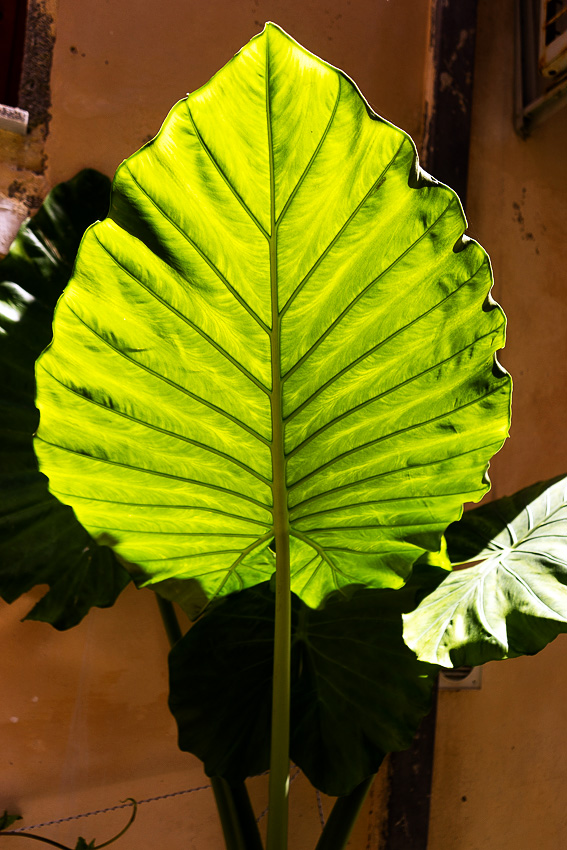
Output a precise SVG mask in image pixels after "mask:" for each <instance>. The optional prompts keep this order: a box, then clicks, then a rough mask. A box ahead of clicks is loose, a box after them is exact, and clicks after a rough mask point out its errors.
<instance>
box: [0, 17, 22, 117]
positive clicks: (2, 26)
mask: <svg viewBox="0 0 567 850" xmlns="http://www.w3.org/2000/svg"><path fill="white" fill-rule="evenodd" d="M26 6H27V4H26V0H0V104H1V106H0V127H2V128H3V129H6V130H13V131H15V132H24V133H25V130H26V126H27V116H26V112H25V111H24V110H21V109H18V108H17V107H18V106H19V104H18V97H19V89H20V79H21V75H22V67H23V59H24V42H25V35H26V12H27V8H26Z"/></svg>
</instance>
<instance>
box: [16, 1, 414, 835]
mask: <svg viewBox="0 0 567 850" xmlns="http://www.w3.org/2000/svg"><path fill="white" fill-rule="evenodd" d="M428 8H429V3H428V1H427V0H396V2H389V0H365V2H362V0H326V1H325V2H323V0H317V2H311V3H309V4H308V5H306V4H305V3H303V2H300V0H286V2H283V1H282V2H267V1H266V2H263V0H247V2H240V0H239V2H234V0H225V2H220V0H209V2H207V3H197V2H194V0H191V2H188V0H170V2H168V3H167V4H163V5H162V6H159V7H158V6H157V5H156V4H155V3H149V2H140V0H121V1H120V3H113V2H111V0H82V2H77V0H59V3H58V9H57V14H56V18H55V29H56V35H57V37H56V43H55V52H54V60H53V72H52V107H51V121H50V132H49V136H48V138H47V141H46V143H45V151H44V152H45V154H46V155H47V179H48V181H49V183H50V184H51V185H54V184H55V183H57V182H59V181H61V180H64V179H67V178H69V177H71V176H73V175H74V174H75V173H76V172H77V171H78V170H79V169H81V168H83V167H86V166H89V167H95V168H98V169H99V170H101V171H103V172H105V173H107V174H109V175H111V174H112V173H113V171H114V170H115V168H116V167H117V165H118V164H119V163H120V161H121V160H122V159H123V158H124V157H126V156H128V155H129V154H130V153H132V152H133V151H134V150H136V149H137V148H138V147H139V146H140V145H141V144H143V143H144V142H145V141H146V140H147V139H149V138H150V137H151V136H153V135H154V134H155V133H156V132H157V130H158V129H159V127H160V125H161V122H162V120H163V119H164V117H165V115H166V113H167V111H168V110H169V108H170V107H171V106H172V105H173V103H175V102H176V101H177V100H178V99H179V98H181V97H183V96H184V95H185V93H186V92H187V91H188V90H192V89H195V88H197V87H199V86H200V85H202V84H203V83H205V82H206V81H207V79H208V78H209V77H210V76H211V75H212V74H213V73H214V72H215V71H216V70H217V69H218V68H219V67H220V66H221V65H223V64H224V63H225V62H226V61H228V60H229V59H230V57H231V56H232V55H233V54H234V53H235V52H236V51H237V50H238V49H239V48H240V47H241V46H242V45H243V44H244V43H245V42H246V41H247V40H248V39H249V38H251V37H252V36H253V35H254V34H255V33H256V32H258V31H259V30H260V29H261V28H262V26H263V24H264V22H265V21H266V20H274V21H276V22H277V23H279V24H280V25H282V26H283V27H284V28H285V29H287V30H288V31H289V32H290V33H291V34H292V35H293V36H294V37H296V38H297V39H298V40H299V41H300V42H302V43H303V44H305V45H306V46H307V47H308V48H309V49H311V50H313V51H314V52H315V53H318V54H319V55H321V56H322V57H323V58H325V59H327V60H328V61H330V62H332V63H334V64H336V65H338V66H340V67H342V68H343V69H344V70H345V71H346V72H347V73H348V74H350V75H351V76H352V77H353V78H354V79H355V81H356V82H357V83H358V85H359V87H360V88H361V90H362V92H363V94H364V95H365V96H366V97H367V99H368V100H369V101H370V103H371V104H372V105H373V107H374V108H375V109H376V110H377V111H379V112H381V113H382V114H383V115H384V116H385V117H386V118H388V119H389V120H391V121H393V122H394V123H397V124H399V125H400V126H402V127H403V128H404V129H405V130H407V131H408V132H410V134H412V135H413V136H414V138H416V141H418V142H419V139H420V136H421V132H422V116H423V68H424V64H425V58H426V45H427V24H428ZM408 22H411V26H408ZM1 141H2V140H1V139H0V145H1ZM0 150H2V148H1V147H0ZM0 159H1V156H0ZM0 172H1V165H0ZM29 605H30V601H29V600H20V601H18V602H17V603H15V604H14V605H13V606H11V607H10V608H9V607H8V606H5V605H1V607H0V634H1V636H2V646H3V653H2V656H1V657H0V666H1V667H2V681H3V688H2V690H1V691H0V741H1V742H2V747H1V749H0V770H2V772H3V774H4V784H3V788H2V799H1V800H0V802H1V804H2V805H6V807H7V808H9V809H10V810H12V811H20V812H21V813H22V814H24V815H25V821H24V825H26V824H27V825H31V824H37V823H41V822H45V821H51V820H54V819H59V818H65V817H68V816H72V815H76V814H80V813H85V812H90V811H94V810H99V809H105V808H108V807H112V806H115V805H117V804H118V803H119V801H120V800H122V799H124V798H125V797H135V798H137V799H146V798H152V797H156V796H160V795H163V794H170V793H174V792H177V791H182V790H184V789H189V788H191V787H196V786H201V785H203V784H206V783H207V780H206V778H205V777H204V776H203V774H202V771H201V769H200V765H199V764H198V763H197V762H196V760H193V759H191V758H190V757H189V756H187V755H184V754H181V753H179V752H178V751H177V747H176V741H175V727H174V723H173V720H172V719H171V717H170V716H169V713H168V711H167V708H166V691H167V684H166V667H165V662H166V654H167V646H166V641H165V637H164V634H163V630H162V627H161V623H160V622H159V618H158V614H157V611H156V608H155V602H154V600H153V599H152V597H151V595H150V594H149V593H143V592H137V591H135V590H133V589H129V590H127V591H126V593H125V594H124V595H123V596H122V597H121V598H120V600H119V601H118V603H117V605H116V606H115V608H114V609H113V610H111V611H98V610H97V611H94V612H93V613H92V614H91V615H89V617H88V618H87V620H86V621H85V622H84V623H83V624H82V625H81V626H79V627H78V628H77V629H75V630H73V631H71V632H69V633H65V634H60V633H57V632H55V631H54V630H52V629H50V627H49V626H46V625H42V624H40V623H24V624H21V623H20V622H19V619H20V617H21V616H22V615H23V614H24V613H25V611H26V610H27V609H28V608H29ZM251 792H252V796H253V801H254V804H255V807H256V810H257V811H258V812H261V811H262V810H263V809H264V807H265V805H266V782H265V780H264V779H258V780H254V781H253V782H252V783H251ZM381 799H382V797H381V795H380V793H377V794H376V795H375V796H374V798H373V800H372V801H371V802H370V803H369V804H368V806H367V809H366V810H365V812H364V814H363V816H362V817H361V819H360V821H359V824H358V826H357V828H356V832H355V834H354V835H353V838H352V841H351V846H352V847H356V848H360V850H362V848H365V850H366V848H367V847H373V846H374V840H375V839H374V838H369V829H371V828H373V825H375V824H376V823H377V822H378V820H379V817H378V815H377V813H376V811H373V812H372V814H371V816H370V815H369V813H368V812H369V808H370V806H371V805H374V808H375V809H376V806H378V807H379V805H380V801H381ZM291 801H292V803H291V807H292V819H291V832H290V846H293V847H297V848H298V850H302V848H304V847H305V848H307V847H310V846H314V845H315V842H316V836H317V834H318V831H319V829H320V826H319V813H318V809H317V802H316V799H315V795H314V792H313V791H312V790H311V789H309V788H308V787H307V783H306V781H305V780H304V779H302V778H298V779H297V780H296V781H295V782H294V783H293V785H292V794H291ZM323 805H324V808H325V810H326V811H328V808H329V805H328V801H323ZM126 817H127V812H125V810H118V811H116V812H107V813H105V814H102V815H97V816H93V817H90V818H88V819H80V820H71V821H68V822H65V823H63V824H60V825H57V826H53V827H46V828H44V829H43V830H41V831H42V832H43V833H44V834H47V835H50V836H51V837H53V838H54V839H56V840H58V841H63V842H68V843H72V842H73V841H74V840H75V839H76V837H77V835H78V834H82V835H84V836H85V837H86V838H88V839H90V838H93V837H94V836H96V838H97V840H98V841H101V840H105V839H106V838H108V837H110V835H111V834H113V832H114V831H117V830H118V829H119V828H120V827H121V826H122V825H123V823H124V822H125V820H126ZM160 831H161V832H162V835H161V836H160ZM164 836H165V837H164ZM369 842H370V843H369ZM117 846H120V847H121V848H122V850H134V848H136V850H140V848H145V847H148V848H150V847H151V848H154V847H161V846H167V848H168V850H176V848H178V847H179V848H183V850H188V848H195V850H220V847H221V846H222V839H221V836H220V831H219V826H218V824H217V820H216V812H215V810H214V806H213V802H212V795H211V792H210V790H204V791H199V792H194V793H192V794H188V795H180V796H177V797H170V798H167V799H165V800H158V801H155V802H153V803H148V804H144V805H143V806H141V807H140V812H139V816H138V821H137V823H136V824H135V826H134V827H133V829H132V831H131V832H130V833H128V834H127V835H126V836H125V837H124V838H123V839H121V841H120V845H117Z"/></svg>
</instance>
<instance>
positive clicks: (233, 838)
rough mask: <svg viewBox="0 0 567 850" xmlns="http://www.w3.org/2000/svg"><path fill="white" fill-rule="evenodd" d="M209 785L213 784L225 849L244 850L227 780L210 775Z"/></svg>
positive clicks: (244, 846)
mask: <svg viewBox="0 0 567 850" xmlns="http://www.w3.org/2000/svg"><path fill="white" fill-rule="evenodd" d="M211 785H212V786H213V793H214V795H215V803H216V804H217V811H218V813H219V820H220V822H221V827H222V834H223V836H224V843H225V845H226V850H246V845H245V844H244V843H243V838H242V833H241V831H240V829H239V827H238V820H237V816H236V811H235V806H234V800H233V798H232V795H231V793H230V786H229V784H228V782H227V781H226V779H223V778H222V777H221V776H211Z"/></svg>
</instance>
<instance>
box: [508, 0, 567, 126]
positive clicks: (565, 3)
mask: <svg viewBox="0 0 567 850" xmlns="http://www.w3.org/2000/svg"><path fill="white" fill-rule="evenodd" d="M565 104H567V0H516V116H515V118H516V120H515V123H516V130H517V131H518V132H519V133H520V135H522V136H528V135H529V134H530V132H531V130H532V128H533V127H534V126H536V125H537V124H539V123H541V122H542V121H543V120H544V119H545V118H547V117H548V116H549V115H551V114H553V112H556V111H557V110H558V109H560V108H562V107H563V106H564V105H565Z"/></svg>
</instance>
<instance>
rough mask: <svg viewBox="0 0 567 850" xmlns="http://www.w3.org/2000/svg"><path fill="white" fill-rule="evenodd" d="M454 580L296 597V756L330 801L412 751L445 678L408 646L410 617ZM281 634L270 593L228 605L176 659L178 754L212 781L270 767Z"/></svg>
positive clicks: (264, 589)
mask: <svg viewBox="0 0 567 850" xmlns="http://www.w3.org/2000/svg"><path fill="white" fill-rule="evenodd" d="M444 574H445V571H444V570H439V569H437V570H435V569H434V568H430V569H429V571H428V570H427V569H426V568H423V570H422V571H420V573H419V575H418V576H417V577H414V578H413V579H412V580H411V581H410V583H409V584H408V585H407V586H406V587H404V588H403V589H402V590H397V591H393V590H374V591H372V590H359V591H358V592H355V593H354V595H353V597H352V599H351V600H350V601H349V602H345V601H344V600H342V599H341V598H340V597H339V596H338V595H337V597H335V598H334V599H331V600H329V601H328V602H327V604H326V606H325V608H324V609H323V610H312V609H310V608H308V607H307V606H306V605H305V604H304V603H302V602H301V601H300V600H299V599H298V597H296V596H294V597H293V616H292V655H291V662H292V675H291V689H292V690H291V744H290V755H291V758H292V759H293V760H294V761H295V762H296V764H297V765H299V766H300V767H301V768H302V769H303V771H304V772H305V773H306V775H307V776H308V778H309V779H310V781H311V782H312V783H313V784H314V785H315V786H316V787H318V788H319V789H320V790H322V791H324V792H325V793H327V794H331V795H343V794H347V793H349V792H350V791H351V790H352V789H353V788H354V787H355V786H357V785H358V784H359V783H360V782H362V780H363V779H364V778H366V777H367V776H370V775H371V774H372V773H375V772H376V771H377V770H378V767H379V765H380V763H381V761H382V759H383V758H384V755H385V754H386V753H387V752H390V751H392V750H401V749H405V748H406V747H408V746H409V745H410V743H411V740H412V738H413V735H414V734H415V731H416V730H417V728H418V725H419V723H420V720H421V718H422V717H423V716H424V715H425V714H426V713H427V711H428V709H429V706H430V697H431V688H432V684H433V681H434V678H435V675H436V673H437V668H436V667H432V666H430V665H428V664H422V663H421V662H419V661H417V660H416V658H415V656H414V654H413V653H412V652H411V651H410V650H408V649H407V647H406V646H405V645H404V643H403V640H402V620H401V613H402V611H404V610H410V609H411V608H412V607H413V605H415V596H416V594H418V593H423V592H426V590H427V588H428V587H429V586H430V584H431V581H434V582H437V581H439V577H440V575H444ZM273 633H274V596H273V594H272V592H271V590H270V588H269V584H268V583H266V584H263V585H259V586H258V587H256V588H253V589H251V590H245V591H243V592H242V593H239V594H235V595H233V596H231V597H229V598H228V599H227V600H226V601H224V602H223V603H222V604H219V605H218V606H217V607H216V608H215V609H213V611H211V613H209V614H207V615H206V616H204V617H203V618H202V619H201V620H200V621H198V622H197V623H196V624H195V625H194V626H193V627H192V628H191V630H190V631H189V632H188V633H187V634H186V635H185V637H184V638H183V639H182V640H181V641H180V642H179V643H178V644H177V645H176V646H175V647H174V649H173V650H172V651H171V653H170V687H171V691H170V708H171V710H172V713H173V714H174V716H175V718H176V720H177V723H178V727H179V745H180V747H181V749H183V750H188V751H190V752H193V753H195V754H196V755H197V756H198V757H199V758H201V759H202V760H203V761H204V762H205V770H206V772H207V773H208V774H209V775H215V774H216V775H222V776H224V777H225V778H226V779H228V780H229V781H231V780H232V781H236V780H241V779H244V778H246V776H249V775H253V774H257V773H260V772H262V771H263V770H265V769H266V768H267V767H268V764H269V741H270V715H271V698H272V664H273V657H272V654H273ZM228 694H230V698H227V695H228Z"/></svg>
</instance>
